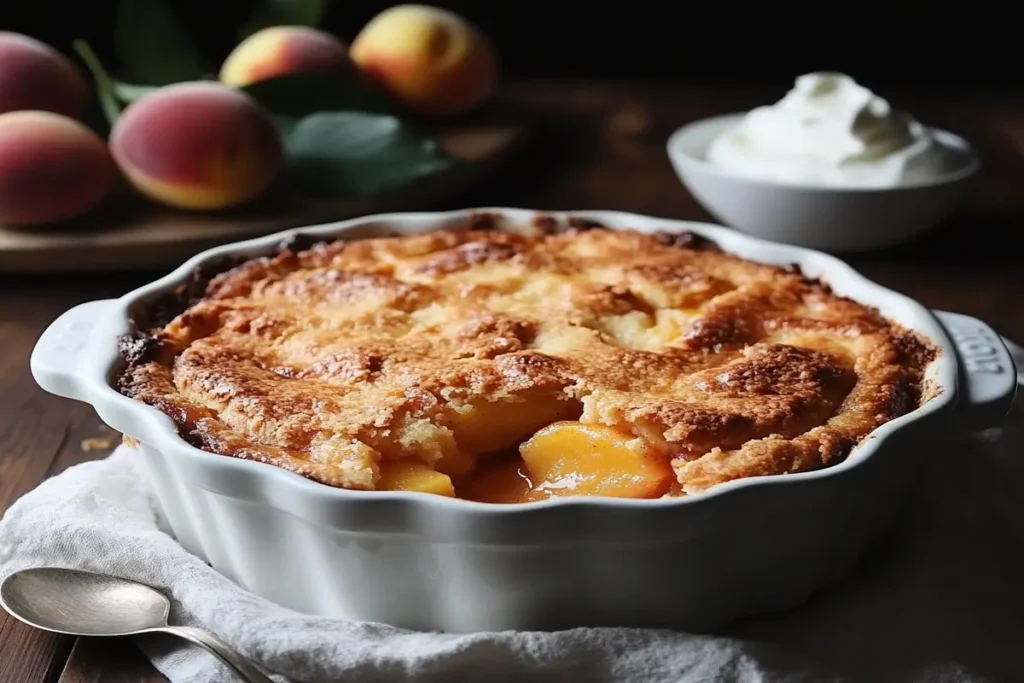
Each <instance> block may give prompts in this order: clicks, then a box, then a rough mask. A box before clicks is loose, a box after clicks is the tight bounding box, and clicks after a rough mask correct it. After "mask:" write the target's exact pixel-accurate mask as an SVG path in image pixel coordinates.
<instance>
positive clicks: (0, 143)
mask: <svg viewBox="0 0 1024 683" xmlns="http://www.w3.org/2000/svg"><path fill="white" fill-rule="evenodd" d="M116 176H117V172H116V170H115V168H114V163H113V160H111V158H110V153H109V152H108V151H107V146H106V145H105V144H104V142H103V140H101V139H100V137H99V136H98V135H96V134H95V133H94V132H92V131H91V130H89V129H88V128H86V127H85V126H83V125H82V124H80V123H78V122H77V121H75V120H74V119H70V118H68V117H66V116H61V115H60V114H54V113H53V112H48V111H13V112H7V113H6V114H0V223H7V224H9V225H33V224H37V223H50V222H52V221H58V220H63V219H65V218H71V217H72V216H77V215H79V214H81V213H85V212H86V211H88V210H89V209H91V208H93V207H94V206H96V205H97V204H99V203H100V202H101V201H102V200H103V198H104V197H106V196H107V194H108V193H109V192H110V190H111V188H112V187H113V184H114V179H115V178H116Z"/></svg>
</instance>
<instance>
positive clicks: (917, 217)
mask: <svg viewBox="0 0 1024 683" xmlns="http://www.w3.org/2000/svg"><path fill="white" fill-rule="evenodd" d="M743 116H744V115H743V114H728V115H725V116H716V117H714V118H710V119H703V120H701V121H696V122H694V123H690V124H687V125H685V126H683V127H682V128H680V129H679V130H677V131H676V132H675V133H673V134H672V135H671V137H669V140H668V156H669V159H670V160H671V161H672V166H673V167H674V168H675V170H676V173H677V174H678V175H679V178H680V179H681V180H682V181H683V184H684V185H685V186H686V187H687V189H689V190H690V193H691V194H693V196H694V198H695V199H696V200H697V201H698V202H700V204H701V205H702V206H703V207H704V208H705V209H707V211H708V212H709V213H711V214H712V215H713V216H715V217H716V218H718V220H720V221H721V222H722V223H724V224H726V225H729V226H732V227H734V228H736V229H738V230H742V231H743V232H746V233H749V234H751V235H756V236H757V237H760V238H762V239H767V240H772V241H774V242H784V243H787V244H796V245H799V246H803V247H810V248H812V249H820V250H823V251H830V252H837V253H838V252H853V251H865V250H869V249H876V248H880V247H887V246H892V245H895V244H899V243H901V242H906V241H907V240H909V239H911V238H913V237H916V236H918V235H920V234H922V233H923V232H925V231H927V230H929V229H930V228H932V227H934V226H935V225H936V224H937V223H938V222H939V221H941V220H942V219H943V218H944V217H945V216H947V215H948V214H949V213H950V212H951V211H952V210H953V208H954V207H955V206H956V204H957V202H959V200H960V199H961V197H962V196H963V194H964V190H965V189H966V187H967V185H968V183H969V181H970V180H971V179H972V178H973V177H974V176H975V174H976V173H977V172H978V170H979V169H980V167H981V163H980V159H979V157H978V154H977V153H976V152H975V151H974V149H973V148H972V147H971V145H970V143H968V142H967V141H966V140H964V139H963V138H961V137H959V136H957V135H954V134H953V133H949V132H947V131H942V130H936V129H932V131H931V132H932V133H933V134H934V135H935V137H936V139H937V140H938V141H939V143H940V144H942V145H943V147H945V148H946V149H947V150H948V153H949V155H950V159H951V164H950V167H951V170H950V171H949V172H948V173H945V174H943V175H941V176H939V177H937V178H935V179H933V180H930V181H928V182H923V183H916V184H908V185H902V186H899V187H893V188H883V189H875V188H835V187H816V186H806V185H795V184H789V183H783V182H776V181H771V180H761V179H757V178H747V177H742V176H739V175H737V174H735V173H732V172H730V171H727V170H723V169H721V168H718V167H716V166H713V165H712V164H711V163H709V162H708V161H707V150H708V147H709V146H710V144H711V142H712V140H714V139H715V138H716V137H718V135H719V134H721V133H722V132H723V131H725V130H727V129H729V128H732V127H733V126H735V125H736V124H738V123H739V122H740V120H741V119H742V118H743Z"/></svg>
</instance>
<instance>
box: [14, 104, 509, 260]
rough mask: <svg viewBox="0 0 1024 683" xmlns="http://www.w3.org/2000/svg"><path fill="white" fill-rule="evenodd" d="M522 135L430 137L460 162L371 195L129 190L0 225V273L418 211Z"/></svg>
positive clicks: (162, 252) (465, 130)
mask: <svg viewBox="0 0 1024 683" xmlns="http://www.w3.org/2000/svg"><path fill="white" fill-rule="evenodd" d="M524 137H525V126H524V125H523V124H521V123H517V122H499V123H493V122H492V123H481V124H476V125H464V126H460V127H458V128H453V129H450V130H442V131H439V132H438V133H437V134H436V139H437V141H438V143H440V144H441V146H442V147H444V148H445V149H446V150H447V151H448V152H449V153H450V154H452V155H453V156H454V157H456V158H457V159H460V160H462V161H463V162H465V163H463V164H459V165H458V166H456V167H455V168H453V169H452V170H450V171H445V172H442V173H438V174H435V175H433V176H430V177H428V178H425V179H423V180H421V181H417V182H415V183H413V184H411V185H408V186H406V187H404V188H402V189H401V190H399V191H397V192H394V193H389V194H386V195H379V196H374V197H354V198H351V199H348V198H346V199H333V198H332V199H314V198H300V197H287V196H267V197H264V198H261V199H260V200H258V201H257V202H255V203H253V204H252V205H250V206H247V207H246V208H244V209H239V210H232V211H226V212H219V213H191V212H183V211H176V210H173V209H169V208H165V207H162V206H158V205H156V204H153V203H151V202H148V201H146V200H144V199H142V198H140V197H138V196H136V195H134V194H133V193H131V192H130V191H127V190H125V191H124V192H123V196H118V197H113V198H111V199H110V200H108V202H107V204H106V205H105V206H103V207H101V208H100V209H98V210H97V211H96V212H94V213H90V214H89V215H88V216H83V217H81V218H79V219H75V220H73V221H69V222H68V223H66V224H61V225H59V226H46V227H42V228H41V227H36V228H31V229H25V228H20V229H13V228H7V227H2V226H0V273H17V272H22V273H24V272H62V271H64V272H66V271H101V270H124V269H132V268H152V267H173V266H176V265H178V264H180V263H181V262H182V261H184V260H185V259H187V258H188V257H190V256H192V255H194V254H197V253H199V252H200V251H203V250H205V249H208V248H210V247H213V246H216V245H218V244H223V243H226V242H233V241H237V240H241V239H245V238H248V237H254V236H257V235H264V234H268V233H271V232H276V231H278V230H285V229H287V228H293V227H299V226H302V225H311V224H314V223H325V222H330V221H334V220H343V219H346V218H353V217H355V216H363V215H367V214H372V213H382V212H391V211H403V210H405V209H407V208H410V207H417V208H418V207H422V206H424V205H428V204H431V203H437V202H441V201H444V200H446V199H449V198H451V197H454V196H456V195H458V194H459V193H460V192H463V191H465V190H467V189H469V188H470V187H471V186H473V185H475V184H477V183H479V182H480V181H482V180H484V179H485V178H486V177H487V176H488V173H489V172H490V171H493V170H494V169H495V168H497V167H498V165H499V164H500V162H501V161H502V160H503V159H505V158H506V157H507V156H508V154H509V153H510V152H511V151H512V150H513V149H514V148H515V147H516V145H517V144H518V143H519V142H521V141H522V140H523V138H524Z"/></svg>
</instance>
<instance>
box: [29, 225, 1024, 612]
mask: <svg viewBox="0 0 1024 683" xmlns="http://www.w3.org/2000/svg"><path fill="white" fill-rule="evenodd" d="M482 211H486V212H488V213H495V214H498V215H499V216H500V217H502V218H503V219H504V220H507V221H510V222H512V223H516V224H523V223H529V222H530V221H532V220H533V219H535V218H536V217H537V213H535V212H533V211H529V210H522V209H482ZM473 213H475V211H454V212H446V213H409V214H390V215H383V216H367V217H365V218H359V219H356V220H351V221H346V222H343V223H335V224H333V225H322V226H316V227H311V228H301V229H298V230H291V231H287V232H285V233H281V234H278V235H269V236H266V237H260V238H257V239H253V240H248V241H246V242H240V243H237V244H233V245H226V246H222V247H217V248H215V249H212V250H210V251H207V252H205V253H203V254H199V255H198V256H196V257H194V258H192V259H190V260H189V261H188V262H186V263H185V264H183V265H182V266H181V267H179V268H178V269H176V270H175V271H174V272H173V273H170V274H169V275H167V276H165V277H163V278H161V279H159V280H157V281H156V282H153V283H151V284H149V285H146V286H144V287H142V288H140V289H137V290H135V291H133V292H130V293H128V294H126V295H125V296H123V297H121V298H120V299H117V300H106V301H93V302H89V303H85V304H81V305H79V306H76V307H75V308H72V309H71V310H70V311H68V312H67V313H65V314H64V315H62V316H61V317H60V318H58V319H57V320H56V321H55V322H54V323H53V324H52V325H51V326H50V327H49V328H48V329H47V330H46V331H45V332H44V333H43V335H42V337H41V338H40V340H39V342H38V344H37V345H36V348H35V350H34V351H33V354H32V360H31V367H32V374H33V376H34V377H35V378H36V381H37V382H39V385H40V386H42V387H43V388H44V389H46V390H47V391H50V392H52V393H55V394H59V395H61V396H67V397H70V398H75V399H78V400H80V401H86V402H88V403H91V404H92V405H93V406H94V407H95V408H96V411H97V412H98V413H99V415H100V417H101V418H102V419H103V421H104V422H106V423H107V424H109V425H110V426H112V427H114V428H115V429H117V430H119V431H121V432H122V433H124V434H126V435H128V436H130V437H133V438H134V439H136V440H137V441H138V442H139V446H138V449H139V457H140V458H141V459H142V461H143V462H144V463H145V465H146V468H147V470H148V472H149V475H150V476H149V481H150V486H151V487H152V489H153V492H154V494H155V499H156V502H157V504H158V505H159V508H160V511H161V516H160V517H161V519H163V520H166V522H167V524H168V525H169V528H170V531H171V532H172V533H173V534H174V535H175V536H176V537H177V539H178V540H179V541H180V542H181V544H182V545H183V546H184V547H185V548H187V549H188V550H189V551H191V552H193V553H195V554H196V555H198V556H200V557H202V558H204V559H206V560H207V561H209V562H210V564H211V565H212V566H213V567H214V568H215V569H217V570H218V571H219V572H221V573H222V574H224V575H225V576H227V577H229V578H231V579H233V580H235V581H237V582H238V583H239V584H241V585H242V586H244V587H245V588H247V589H249V590H251V591H253V592H254V593H257V594H259V595H262V596H264V597H266V598H269V599H271V600H273V601H275V602H278V603H280V604H282V605H286V606H288V607H291V608H294V609H297V610H300V611H303V612H309V613H314V614H321V615H326V616H333V617H343V618H352V619H362V620H371V621H382V622H387V623H392V624H397V625H400V626H406V627H411V628H421V629H442V630H446V631H463V632H464V631H478V630H504V629H541V628H565V627H570V626H580V625H600V624H604V625H609V624H611V625H630V626H673V627H679V628H685V629H694V630H701V629H705V628H710V627H712V626H714V625H716V624H720V623H722V622H724V621H728V620H730V619H732V618H734V617H737V616H740V615H745V614H750V613H753V612H759V611H765V610H775V609H782V608H786V607H791V606H793V605H795V604H797V603H799V602H801V601H802V600H804V599H805V598H806V597H807V596H808V595H809V594H810V593H811V592H812V591H813V590H815V589H816V588H818V587H820V586H821V585H822V584H824V583H826V582H829V581H831V580H834V579H835V578H837V577H839V576H841V575H842V574H843V573H844V572H845V571H846V570H847V569H848V568H849V567H850V566H851V564H852V563H853V561H854V559H855V558H856V557H857V556H858V555H859V553H860V552H861V551H862V550H863V549H864V547H865V546H866V545H867V543H868V542H869V541H870V540H871V539H872V538H874V537H875V536H876V535H877V534H878V533H879V532H880V531H881V530H882V529H884V528H885V526H886V524H887V523H888V521H889V519H890V518H891V515H892V514H893V513H894V512H895V511H896V510H897V509H898V508H899V506H900V505H901V504H902V503H903V502H904V501H905V500H906V498H907V497H906V495H905V493H906V486H907V485H908V484H910V483H911V482H912V481H913V480H914V477H915V475H916V474H917V468H918V466H919V465H920V464H921V463H922V462H923V461H922V458H926V457H927V454H928V444H929V443H930V442H931V441H932V440H934V439H941V438H943V436H944V435H945V434H947V433H948V431H949V430H951V429H959V430H964V429H969V428H971V427H987V426H995V425H997V424H999V423H1000V422H1001V420H1002V416H1003V415H1004V414H1005V412H1006V409H1007V407H1008V405H1009V400H1010V398H1011V397H1012V396H1013V392H1014V389H1015V387H1016V373H1015V371H1014V364H1013V360H1012V358H1011V357H1010V355H1009V353H1008V352H1007V350H1006V348H1005V347H1004V346H1003V344H1002V342H1001V341H1000V339H999V336H998V335H997V334H996V333H995V332H993V331H992V329H991V328H989V327H988V326H987V325H985V324H984V323H981V322H979V321H977V320H974V319H972V318H968V317H966V316H961V315H955V314H946V313H943V314H939V315H938V316H936V315H934V314H933V313H932V312H930V311H929V310H927V309H926V308H924V307H923V306H921V305H920V304H918V303H916V302H914V301H912V300H910V299H908V298H907V297H905V296H902V295H900V294H897V293H895V292H892V291H889V290H887V289H885V288H883V287H880V286H878V285H876V284H874V283H872V282H870V281H868V280H867V279H865V278H864V277H862V276H861V275H859V274H858V273H856V272H855V271H854V270H853V269H852V268H850V267H849V266H847V265H846V264H844V263H842V262H841V261H839V260H838V259H835V258H833V257H831V256H827V255H825V254H821V253H818V252H813V251H810V250H807V249H800V248H797V247H791V246H785V245H780V244H772V243H767V242H763V241H761V240H757V239H754V238H751V237H748V236H746V235H743V234H741V233H739V232H737V231H735V230H728V229H726V228H722V227H719V226H712V225H705V224H700V223H684V222H680V221H672V220H667V219H661V218H653V217H649V216H638V215H634V214H627V213H619V212H613V211H580V212H569V213H555V214H546V216H545V217H548V218H553V219H554V220H556V221H558V224H560V225H563V226H564V225H566V224H567V223H568V222H569V219H571V218H578V219H584V220H589V221H597V222H599V223H602V224H604V225H605V226H607V227H608V228H611V229H621V228H631V229H636V230H642V231H675V232H679V231H689V232H692V233H696V234H697V235H700V236H703V237H706V238H708V239H711V240H713V241H715V242H717V243H718V245H719V246H720V247H721V248H722V249H725V250H726V251H729V252H734V253H736V254H739V255H740V256H743V257H745V258H751V259H754V260H758V261H763V262H767V263H775V264H784V265H796V266H798V267H799V268H801V270H802V272H804V273H805V274H806V275H807V276H808V277H821V278H827V281H828V283H829V285H831V287H832V288H833V289H834V290H835V291H836V292H837V293H838V294H842V295H847V296H851V297H854V298H856V299H858V300H859V301H861V302H863V303H866V304H869V305H872V306H875V307H877V308H878V309H879V310H880V311H881V312H882V313H883V314H884V315H886V316H888V317H890V318H891V319H893V320H896V321H898V322H899V323H901V324H903V325H904V326H906V327H908V328H910V329H913V330H915V331H917V332H919V333H920V334H922V335H924V336H925V337H926V338H928V339H930V340H931V341H932V342H933V343H934V344H935V345H936V347H938V348H939V350H940V352H939V354H938V357H937V358H936V359H935V361H934V362H933V363H932V364H931V365H930V366H929V368H928V375H927V378H928V380H929V382H930V383H931V386H932V387H933V389H934V392H933V393H934V397H933V398H931V399H930V400H929V401H927V402H925V403H924V404H923V405H922V406H920V407H919V408H917V409H916V410H914V411H913V412H911V413H908V414H906V415H903V416H902V417H898V418H896V419H894V420H891V421H890V422H887V423H886V424H884V425H882V426H881V427H879V428H878V429H877V430H875V431H874V432H873V433H872V434H871V435H870V437H869V438H867V439H865V440H864V441H863V442H862V443H861V444H860V445H858V446H857V447H856V448H854V449H853V451H852V452H851V453H850V455H849V456H848V457H847V458H846V459H845V460H843V461H842V462H841V463H838V464H836V465H834V466H832V467H829V468H826V469H822V470H817V471H813V472H801V473H797V474H785V475H772V476H763V477H750V478H747V479H741V480H737V481H732V482H728V483H725V484H722V485H720V486H717V487H714V488H712V489H709V490H708V491H705V492H702V493H699V494H696V495H692V496H687V497H684V498H669V499H655V500H630V499H623V498H596V497H594V498H591V497H568V498H556V499H551V500H546V501H539V502H534V503H523V504H516V505H492V504H487V503H477V502H473V501H469V500H460V499H453V498H446V497H444V496H436V495H430V494H426V493H416V492H402V491H349V490H345V489H337V488H331V487H329V486H325V485H323V484H319V483H317V482H314V481H311V480H309V479H305V478H303V477H301V476H299V475H296V474H292V473H291V472H286V471H285V470H283V469H280V468H277V467H273V466H271V465H266V464H263V463H259V462H255V461H251V460H239V459H236V458H231V457H227V456H223V455H215V454H213V453H208V452H206V451H202V450H199V449H197V448H194V447H192V446H191V445H189V443H188V442H187V441H185V440H184V439H182V438H181V437H180V436H179V434H178V431H177V429H176V428H175V425H174V423H173V422H172V421H171V419H170V418H168V417H167V416H166V415H164V414H163V413H161V412H159V411H158V410H156V409H155V408H152V407H150V406H148V405H145V404H143V403H141V402H139V401H135V400H132V399H130V398H128V397H127V396H124V395H123V394H121V393H120V392H119V391H117V389H116V388H115V385H116V378H117V376H118V374H119V369H120V368H121V367H122V364H123V363H122V359H121V357H120V355H119V353H118V344H117V340H118V337H119V336H120V335H122V334H125V333H128V332H131V331H132V330H133V328H134V323H133V317H134V316H133V313H136V312H138V310H139V307H140V306H145V305H147V304H148V303H149V302H152V301H153V300H154V298H159V297H161V296H163V295H164V294H166V293H168V292H173V291H176V290H180V288H182V287H186V288H187V287H188V283H189V282H191V278H192V277H193V276H194V275H195V274H196V273H197V272H203V271H204V270H206V269H207V268H209V267H212V266H214V265H215V264H216V263H218V261H219V260H220V259H223V258H225V257H243V256H244V257H253V256H258V255H265V254H268V253H273V252H274V251H275V248H276V246H277V245H278V244H280V242H281V240H282V238H283V237H285V236H287V235H293V234H296V233H301V234H304V235H309V236H312V237H318V238H321V239H326V238H332V237H337V238H355V237H366V236H373V235H382V234H416V233H424V232H428V231H432V230H444V229H448V228H451V227H453V226H457V225H460V224H464V223H465V222H466V221H467V220H468V219H470V218H471V216H472V214H473Z"/></svg>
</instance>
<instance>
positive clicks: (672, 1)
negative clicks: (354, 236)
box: [0, 0, 1024, 90]
mask: <svg viewBox="0 0 1024 683" xmlns="http://www.w3.org/2000/svg"><path fill="white" fill-rule="evenodd" d="M126 1H131V0H126ZM116 4H117V0H0V29H8V30H15V31H20V32H24V33H29V34H31V35H34V36H36V37H38V38H41V39H43V40H46V41H47V42H50V43H52V44H54V45H55V46H56V47H58V48H60V49H62V50H65V51H66V50H68V48H69V45H70V42H71V40H72V39H73V38H77V37H82V38H86V39H88V40H89V41H90V42H92V43H93V44H94V46H95V47H96V49H97V51H98V52H99V53H100V55H101V57H103V58H105V59H106V60H110V59H111V58H112V51H111V49H110V27H111V25H112V18H113V15H114V11H115V9H116ZM169 4H171V5H172V6H173V7H174V9H175V12H176V13H177V14H178V15H179V16H180V17H181V18H182V20H183V21H184V22H185V23H186V24H187V25H188V27H189V30H190V31H191V32H192V34H193V35H194V36H195V42H196V44H197V45H199V46H200V47H201V48H202V49H203V50H204V51H205V52H206V53H207V54H208V55H209V58H210V60H211V63H213V64H217V63H218V62H219V60H220V59H221V58H223V56H224V55H225V54H226V52H227V51H228V50H229V49H230V48H231V46H232V44H233V42H234V34H235V27H236V26H237V25H238V24H239V23H240V22H241V20H242V18H243V17H245V16H246V14H247V9H248V7H250V6H251V5H252V3H251V2H245V1H241V0H169ZM393 4H398V3H396V2H371V1H367V0H334V2H333V4H332V6H331V10H330V12H329V15H328V18H327V22H326V25H325V28H328V29H330V30H332V31H333V32H335V33H337V35H339V36H340V37H342V38H344V39H346V40H351V39H352V38H353V37H354V36H355V34H356V33H357V32H358V30H359V28H360V27H361V26H363V25H364V24H365V23H366V22H367V21H368V20H369V19H370V18H371V17H372V16H373V15H374V14H376V13H377V12H378V11H380V10H381V9H384V8H386V7H388V6H390V5H393ZM432 4H435V5H437V6H441V7H447V8H449V9H453V10H456V11H458V12H460V13H462V14H464V15H465V16H467V17H469V18H470V19H471V20H473V21H474V22H475V23H477V24H478V25H479V26H480V27H481V28H482V29H483V30H484V31H486V32H487V33H488V34H490V35H491V36H492V37H493V39H494V40H495V42H496V43H497V44H498V46H499V49H500V53H501V56H502V58H503V66H504V72H505V76H506V78H508V79H513V80H514V79H523V78H532V77H567V78H584V79H586V78H628V79H645V80H658V81H680V82H724V83H762V84H772V85H775V84H778V85H779V86H785V85H787V84H789V83H790V82H791V81H792V78H793V77H794V76H795V75H797V74H800V73H804V72H807V71H815V70H823V69H829V70H839V71H845V72H847V73H850V74H851V75H854V76H855V77H857V78H858V79H860V80H862V81H864V82H865V83H867V84H868V85H882V84H901V85H902V84H908V85H927V86H933V85H950V86H963V85H974V86H982V87H996V88H998V89H1000V90H1002V89H1013V90H1019V89H1020V86H1021V85H1024V79H1022V72H1024V41H1022V40H1021V33H1022V28H1021V21H1020V20H1018V19H1016V18H1015V15H1016V14H1018V13H1019V10H1020V4H1019V0H1005V1H998V0H973V1H970V0H967V1H965V0H946V1H945V2H936V1H933V2H919V1H917V0H910V1H902V2H901V1H900V0H857V1H855V2H830V1H829V0H823V1H821V2H814V3H809V2H801V3H797V2H771V1H764V0H760V1H755V0H744V1H740V0H717V1H716V0H710V1H709V0H660V2H651V1H648V0H630V1H626V2H623V1H621V0H591V1H589V2H583V1H579V0H576V1H573V2H570V1H568V0H544V1H542V2H529V1H527V0H518V1H517V0H511V1H506V0H475V1H472V0H463V1H462V2H436V3H432ZM1011 7H1014V9H1015V10H1016V11H1013V10H1011V9H1010V8H1011Z"/></svg>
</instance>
